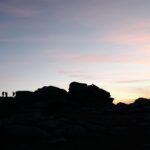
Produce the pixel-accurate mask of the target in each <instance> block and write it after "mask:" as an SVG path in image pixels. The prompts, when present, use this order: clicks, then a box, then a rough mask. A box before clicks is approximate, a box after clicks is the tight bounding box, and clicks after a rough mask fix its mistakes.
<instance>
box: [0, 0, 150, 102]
mask: <svg viewBox="0 0 150 150" xmlns="http://www.w3.org/2000/svg"><path fill="white" fill-rule="evenodd" d="M149 66H150V0H0V91H3V90H4V91H8V92H9V94H11V92H12V91H16V90H36V89H37V88H39V87H42V86H45V85H46V86H48V85H55V86H58V87H61V88H65V89H66V90H67V89H68V86H69V83H70V82H72V81H79V82H86V83H88V84H96V85H97V86H99V87H101V88H104V89H106V90H107V91H109V92H111V95H112V97H114V98H115V99H116V100H115V102H118V101H122V102H126V103H128V102H131V100H133V99H136V98H138V97H148V98H149V97H150V67H149Z"/></svg>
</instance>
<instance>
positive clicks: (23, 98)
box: [15, 91, 34, 104]
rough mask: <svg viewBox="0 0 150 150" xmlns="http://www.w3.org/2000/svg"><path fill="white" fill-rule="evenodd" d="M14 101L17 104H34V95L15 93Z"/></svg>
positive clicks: (28, 92) (21, 92)
mask: <svg viewBox="0 0 150 150" xmlns="http://www.w3.org/2000/svg"><path fill="white" fill-rule="evenodd" d="M15 100H16V103H17V104H28V103H30V104H31V103H33V102H34V93H33V92H31V91H16V96H15Z"/></svg>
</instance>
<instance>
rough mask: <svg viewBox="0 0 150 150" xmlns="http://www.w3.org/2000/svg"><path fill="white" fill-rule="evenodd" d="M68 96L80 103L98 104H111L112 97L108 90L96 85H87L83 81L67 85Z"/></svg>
mask: <svg viewBox="0 0 150 150" xmlns="http://www.w3.org/2000/svg"><path fill="white" fill-rule="evenodd" d="M68 94H69V97H70V99H71V100H74V101H78V102H80V103H85V104H87V103H91V104H96V105H97V104H99V106H104V105H111V104H112V102H113V98H111V95H110V93H109V92H107V91H105V90H103V89H101V88H99V87H97V86H96V85H94V84H92V85H87V84H85V83H78V82H72V83H71V84H70V86H69V93H68Z"/></svg>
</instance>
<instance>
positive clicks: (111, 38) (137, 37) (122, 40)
mask: <svg viewBox="0 0 150 150" xmlns="http://www.w3.org/2000/svg"><path fill="white" fill-rule="evenodd" d="M100 41H105V42H110V43H115V44H129V45H135V44H137V45H139V44H149V41H150V35H149V34H134V33H133V34H130V33H114V34H110V35H106V36H105V37H103V38H101V39H100Z"/></svg>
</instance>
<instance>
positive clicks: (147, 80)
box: [115, 79, 150, 84]
mask: <svg viewBox="0 0 150 150" xmlns="http://www.w3.org/2000/svg"><path fill="white" fill-rule="evenodd" d="M149 81H150V79H138V80H122V81H116V82H115V83H120V84H123V83H125V84H126V83H127V84H130V83H131V84H133V83H141V82H149Z"/></svg>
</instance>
